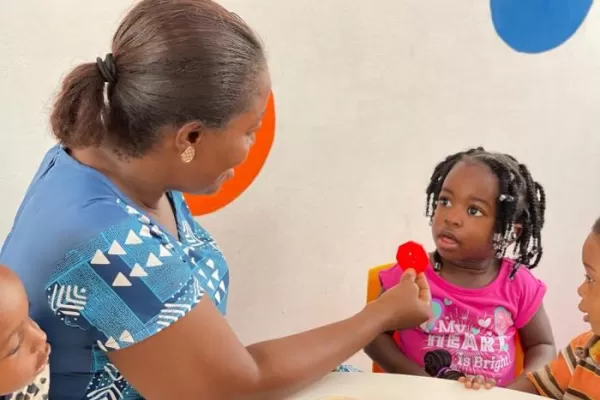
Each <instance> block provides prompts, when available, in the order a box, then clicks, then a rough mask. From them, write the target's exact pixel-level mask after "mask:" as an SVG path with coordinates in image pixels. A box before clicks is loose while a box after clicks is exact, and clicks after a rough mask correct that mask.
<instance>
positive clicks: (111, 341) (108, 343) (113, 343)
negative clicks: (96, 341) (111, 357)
mask: <svg viewBox="0 0 600 400" xmlns="http://www.w3.org/2000/svg"><path fill="white" fill-rule="evenodd" d="M104 346H105V347H107V348H111V349H115V350H119V349H120V348H121V346H119V343H117V341H116V340H115V338H114V337H112V336H111V337H109V338H108V340H107V341H106V343H104Z"/></svg>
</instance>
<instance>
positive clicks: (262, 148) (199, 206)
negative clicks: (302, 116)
mask: <svg viewBox="0 0 600 400" xmlns="http://www.w3.org/2000/svg"><path fill="white" fill-rule="evenodd" d="M274 138H275V99H274V97H273V93H272V92H271V95H270V96H269V100H268V103H267V109H266V110H265V115H264V116H263V121H262V126H261V127H260V129H259V130H258V132H256V141H255V142H254V145H253V146H252V149H251V150H250V152H249V153H248V158H247V159H246V161H244V163H242V164H241V165H239V166H238V167H237V168H235V175H234V177H233V178H232V179H230V180H228V181H227V182H225V183H224V184H223V187H221V189H220V190H219V191H218V192H217V193H214V194H210V195H193V194H184V197H185V200H186V202H187V204H188V206H189V208H190V212H191V213H192V215H193V216H195V217H198V216H201V215H206V214H210V213H212V212H215V211H217V210H219V209H221V208H223V207H225V206H226V205H228V204H229V203H231V202H232V201H234V200H235V199H236V198H238V197H239V196H240V195H241V194H242V193H244V191H245V190H246V189H248V187H249V186H250V185H251V184H252V182H253V181H254V179H255V178H256V177H257V176H258V174H259V172H260V170H261V169H262V167H263V165H264V164H265V161H267V157H268V156H269V153H270V151H271V146H273V139H274Z"/></svg>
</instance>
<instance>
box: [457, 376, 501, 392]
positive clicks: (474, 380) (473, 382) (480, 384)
mask: <svg viewBox="0 0 600 400" xmlns="http://www.w3.org/2000/svg"><path fill="white" fill-rule="evenodd" d="M458 381H459V382H460V383H462V384H463V385H465V387H466V388H467V389H473V390H479V389H481V388H484V389H491V388H493V387H494V386H496V381H495V380H493V379H491V378H484V377H483V376H481V375H475V376H466V377H465V376H463V377H461V378H459V379H458Z"/></svg>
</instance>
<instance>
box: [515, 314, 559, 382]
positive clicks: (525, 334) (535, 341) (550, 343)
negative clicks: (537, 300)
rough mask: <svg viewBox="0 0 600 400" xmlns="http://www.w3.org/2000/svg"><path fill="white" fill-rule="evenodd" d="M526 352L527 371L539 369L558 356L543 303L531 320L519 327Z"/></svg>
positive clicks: (525, 367) (522, 344)
mask: <svg viewBox="0 0 600 400" xmlns="http://www.w3.org/2000/svg"><path fill="white" fill-rule="evenodd" d="M519 338H520V339H521V346H522V347H523V352H524V354H525V366H524V371H525V372H533V371H537V370H539V369H540V368H542V367H544V366H545V365H546V364H548V363H549V362H550V361H552V360H553V359H555V358H556V346H555V345H554V336H553V335H552V327H551V326H550V320H549V319H548V315H547V314H546V310H545V309H544V306H543V305H541V306H540V308H539V309H538V311H537V312H536V313H535V315H534V316H533V318H532V319H531V321H529V323H527V325H525V326H524V327H523V328H521V329H519Z"/></svg>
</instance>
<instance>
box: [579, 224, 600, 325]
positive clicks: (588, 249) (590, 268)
mask: <svg viewBox="0 0 600 400" xmlns="http://www.w3.org/2000/svg"><path fill="white" fill-rule="evenodd" d="M582 260H583V266H584V268H585V280H584V281H583V283H582V284H581V286H579V289H577V293H578V294H579V296H581V302H580V303H579V309H580V310H581V312H583V313H584V317H583V319H584V320H585V321H586V322H587V323H589V324H590V325H591V327H592V330H593V331H594V333H595V334H596V335H600V283H598V280H599V279H600V218H599V219H597V220H596V223H594V226H593V227H592V232H590V234H589V235H588V237H587V239H586V240H585V243H584V244H583V250H582Z"/></svg>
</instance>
